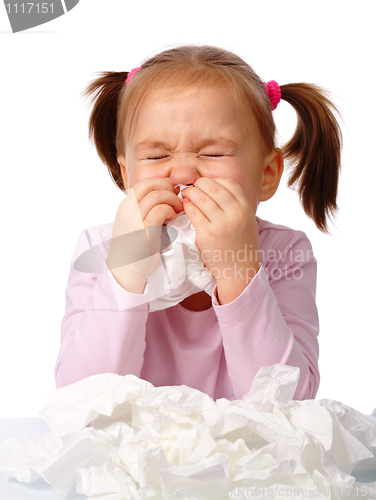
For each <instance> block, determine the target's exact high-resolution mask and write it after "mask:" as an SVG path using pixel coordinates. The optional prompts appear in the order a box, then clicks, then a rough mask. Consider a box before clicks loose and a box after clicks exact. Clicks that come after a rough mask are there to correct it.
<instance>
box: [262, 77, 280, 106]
mask: <svg viewBox="0 0 376 500" xmlns="http://www.w3.org/2000/svg"><path fill="white" fill-rule="evenodd" d="M264 85H265V90H266V93H267V94H268V97H269V100H270V104H271V105H272V111H274V110H275V108H276V107H277V105H278V103H279V101H280V100H281V97H282V93H281V89H280V86H279V85H278V83H277V82H276V81H275V80H270V82H268V83H264Z"/></svg>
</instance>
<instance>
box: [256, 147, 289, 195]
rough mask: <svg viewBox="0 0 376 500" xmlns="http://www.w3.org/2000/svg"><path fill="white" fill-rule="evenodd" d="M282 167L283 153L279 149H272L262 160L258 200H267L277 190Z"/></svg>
mask: <svg viewBox="0 0 376 500" xmlns="http://www.w3.org/2000/svg"><path fill="white" fill-rule="evenodd" d="M283 168H284V163H283V154H282V151H281V150H280V149H273V150H272V151H271V152H270V153H269V154H268V155H267V156H266V158H265V160H264V172H263V181H262V184H261V193H260V201H266V200H269V199H270V198H271V197H272V196H273V195H274V193H275V192H276V191H277V188H278V186H279V182H280V180H281V177H282V173H283Z"/></svg>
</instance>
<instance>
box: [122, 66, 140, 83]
mask: <svg viewBox="0 0 376 500" xmlns="http://www.w3.org/2000/svg"><path fill="white" fill-rule="evenodd" d="M140 69H141V66H140V67H139V68H133V69H132V70H131V71H130V72H129V73H128V76H127V79H126V80H125V83H126V84H127V85H128V83H129V82H130V81H131V80H132V78H133V75H134V74H135V73H137V71H139V70H140Z"/></svg>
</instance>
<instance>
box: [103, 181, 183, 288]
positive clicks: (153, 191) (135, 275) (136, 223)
mask: <svg viewBox="0 0 376 500" xmlns="http://www.w3.org/2000/svg"><path fill="white" fill-rule="evenodd" d="M177 192H178V188H177V189H176V192H175V191H174V187H173V184H172V182H171V181H170V179H166V178H160V177H157V178H147V179H142V180H141V181H139V182H138V183H137V184H135V185H134V186H133V188H132V189H131V190H128V196H127V197H126V198H124V199H123V200H122V201H121V202H120V204H119V208H118V210H117V213H116V217H115V221H114V227H113V231H112V237H111V243H110V249H109V252H108V257H107V261H106V262H107V265H108V267H109V268H110V269H111V272H112V274H113V276H114V278H115V279H116V281H117V282H118V283H119V284H120V285H121V286H122V287H123V288H125V289H126V290H128V291H129V292H132V293H143V291H144V288H145V284H146V276H147V275H148V274H150V273H151V272H152V270H153V269H154V267H155V265H156V264H157V262H158V260H159V252H160V248H161V235H162V225H163V222H164V221H165V220H166V219H168V220H174V219H176V217H177V212H181V211H182V210H183V205H182V202H181V201H180V199H179V198H178V196H177ZM130 233H132V234H130ZM124 235H125V236H124Z"/></svg>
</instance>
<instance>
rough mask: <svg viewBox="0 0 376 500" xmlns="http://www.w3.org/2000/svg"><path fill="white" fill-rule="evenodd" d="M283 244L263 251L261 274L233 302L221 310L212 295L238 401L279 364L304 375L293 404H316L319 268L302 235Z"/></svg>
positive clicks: (215, 290)
mask: <svg viewBox="0 0 376 500" xmlns="http://www.w3.org/2000/svg"><path fill="white" fill-rule="evenodd" d="M281 233H284V232H283V231H282V232H281ZM283 238H284V239H285V243H284V244H283V245H282V246H281V241H279V245H274V249H273V246H272V247H269V250H268V251H266V250H264V252H262V249H261V251H260V252H262V253H260V262H261V266H260V268H259V270H258V272H257V274H256V275H255V277H254V278H253V280H252V281H251V282H250V283H249V284H248V286H247V287H246V288H245V290H244V291H243V292H242V294H241V295H239V296H238V297H237V298H236V299H235V300H234V301H233V302H230V303H229V304H225V305H219V302H218V298H217V289H216V288H215V289H214V291H213V308H214V311H215V313H216V315H217V318H218V322H219V325H220V330H221V335H222V338H223V347H224V352H225V357H226V363H227V369H228V374H229V377H230V380H231V383H232V387H233V391H234V395H235V398H236V399H239V398H241V397H242V396H243V395H244V394H246V393H247V392H248V391H249V389H250V388H251V385H252V382H253V379H254V377H255V376H256V374H257V372H258V371H259V369H260V368H261V367H263V366H270V365H273V364H275V363H280V364H285V365H290V366H297V367H298V368H299V369H300V375H299V381H298V385H297V388H296V391H295V394H294V399H314V397H315V396H316V393H317V390H318V386H319V381H320V374H319V369H318V355H319V348H318V341H317V336H318V333H319V319H318V313H317V307H316V301H315V295H316V277H317V263H316V259H315V257H314V255H313V252H312V247H311V244H310V242H309V240H308V238H307V236H306V235H305V234H304V233H303V232H301V231H294V232H293V235H292V236H291V233H290V237H289V238H286V233H285V234H281V237H279V239H280V240H281V239H283ZM286 239H287V242H286ZM278 246H279V248H278V249H277V247H278Z"/></svg>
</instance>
